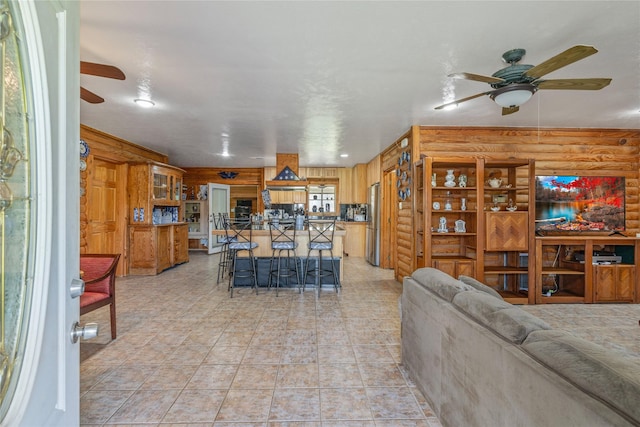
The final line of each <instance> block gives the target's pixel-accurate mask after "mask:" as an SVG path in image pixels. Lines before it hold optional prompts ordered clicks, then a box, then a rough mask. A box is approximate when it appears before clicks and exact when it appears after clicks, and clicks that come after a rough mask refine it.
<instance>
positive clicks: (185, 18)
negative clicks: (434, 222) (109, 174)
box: [80, 0, 640, 167]
mask: <svg viewBox="0 0 640 427" xmlns="http://www.w3.org/2000/svg"><path fill="white" fill-rule="evenodd" d="M80 30H81V31H80V57H81V59H82V60H84V61H91V62H99V63H106V64H112V65H116V66H118V67H119V68H121V69H122V70H123V71H124V73H125V74H126V76H127V79H126V80H125V81H119V80H111V79H106V78H100V77H94V76H84V75H83V76H81V84H82V86H84V87H85V88H87V89H89V90H91V91H93V92H95V93H97V94H98V95H100V96H102V97H104V98H105V100H106V102H104V103H103V104H95V105H94V104H88V103H86V102H84V101H81V107H80V115H81V123H83V124H85V125H88V126H90V127H93V128H96V129H99V130H101V131H104V132H107V133H110V134H113V135H115V136H118V137H121V138H124V139H126V140H128V141H131V142H134V143H136V144H139V145H143V146H146V147H149V148H152V149H154V150H157V151H160V152H163V153H166V154H168V155H169V159H170V162H171V163H172V164H174V165H178V166H183V167H196V166H201V167H261V166H273V165H275V154H276V153H277V152H278V153H295V152H297V153H299V155H300V165H301V166H330V165H331V166H351V165H353V164H356V163H363V162H368V161H369V160H371V159H372V158H373V157H374V156H375V155H376V154H377V153H379V152H380V151H382V150H383V149H384V148H386V147H387V146H389V145H390V144H391V143H392V142H393V141H395V140H396V139H397V138H398V137H400V136H401V135H402V134H403V133H404V132H406V131H407V130H408V129H409V127H410V126H411V125H414V124H417V125H433V126H507V127H512V126H519V127H520V126H526V127H529V126H532V127H581V128H585V127H588V128H624V129H640V113H639V110H640V2H639V1H548V2H547V1H496V2H488V1H464V2H463V1H442V2H437V1H413V2H400V1H389V2H369V1H358V2H355V1H354V2H347V1H343V2H333V1H322V2H310V1H297V2H270V1H258V2H245V1H231V2H219V1H111V0H110V1H94V0H82V2H81V27H80ZM577 44H585V45H592V46H595V47H596V48H597V49H598V50H599V52H598V53H597V54H595V55H592V56H590V57H588V58H586V59H583V60H581V61H578V62H576V63H574V64H571V65H569V66H567V67H565V68H562V69H560V70H558V71H555V72H553V73H551V74H549V75H547V76H546V77H547V78H579V77H582V78H586V77H610V78H612V79H613V81H612V82H611V84H610V85H609V86H608V87H606V88H604V89H602V90H600V91H561V90H555V91H553V90H547V91H543V90H541V91H539V92H537V93H536V94H535V95H534V97H533V98H532V99H531V100H530V101H529V102H528V103H526V104H524V105H523V106H522V107H521V108H520V111H519V112H518V113H515V114H511V115H508V116H502V115H501V110H500V107H498V106H497V105H496V104H495V103H494V102H493V101H491V99H489V98H488V97H486V96H483V97H480V98H477V99H474V100H472V101H468V102H466V103H463V104H461V105H460V107H459V108H457V109H455V110H452V111H441V110H439V111H436V110H434V107H436V106H438V105H440V104H443V103H444V102H447V101H451V100H453V99H459V98H464V97H467V96H470V95H474V94H476V93H479V92H484V91H487V90H490V89H491V88H490V86H489V85H488V84H487V83H481V82H475V81H465V80H452V79H449V78H447V77H446V76H447V74H449V73H452V72H463V71H464V72H470V73H476V74H482V75H491V74H493V73H494V72H495V71H497V70H498V69H500V68H503V67H504V66H505V65H506V64H504V63H503V62H502V59H501V55H502V53H504V52H505V51H507V50H510V49H513V48H524V49H526V50H527V54H526V56H525V58H524V60H523V61H522V63H525V64H533V65H537V64H539V63H540V62H542V61H544V60H546V59H548V58H550V57H552V56H554V55H556V54H558V53H560V52H562V51H564V50H565V49H567V48H569V47H571V46H573V45H577ZM134 98H149V99H152V100H153V101H154V102H155V103H156V105H155V107H154V108H153V109H141V108H140V107H138V106H136V105H135V104H134V103H133V99H134ZM225 150H227V151H228V153H229V154H230V157H223V156H222V155H221V153H223V152H224V151H225ZM342 153H346V154H348V155H349V157H348V158H341V157H339V155H340V154H342Z"/></svg>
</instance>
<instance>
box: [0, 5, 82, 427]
mask: <svg viewBox="0 0 640 427" xmlns="http://www.w3.org/2000/svg"><path fill="white" fill-rule="evenodd" d="M14 4H17V5H18V6H17V7H18V8H19V10H20V15H21V16H22V21H23V25H22V26H23V28H24V31H25V34H24V39H23V43H25V44H26V46H27V49H26V52H27V53H28V58H25V62H24V64H23V67H24V72H25V74H26V75H28V76H29V77H30V79H31V82H32V85H31V86H30V87H29V88H27V92H28V93H30V94H32V97H33V98H32V102H29V103H28V108H29V109H30V110H31V111H30V129H31V132H32V136H31V137H32V138H33V139H35V147H34V146H32V152H31V153H30V161H31V162H32V164H33V165H34V166H35V173H34V174H33V176H32V179H33V184H32V185H33V187H34V194H33V202H32V203H33V206H34V209H35V210H34V212H35V216H33V218H34V220H35V222H34V223H33V224H32V226H33V228H32V232H33V233H34V236H33V240H32V241H31V242H30V244H32V245H34V246H35V247H34V248H33V252H32V253H33V254H34V256H33V260H32V261H33V262H34V266H33V271H34V276H33V283H32V284H31V285H32V286H33V293H32V304H31V310H30V313H29V324H28V331H27V341H26V347H25V352H24V353H25V355H24V359H23V363H22V367H21V369H20V371H19V372H16V374H17V375H18V381H17V385H16V389H15V394H14V396H13V398H12V399H11V401H10V402H11V403H10V406H9V408H8V412H7V415H6V416H5V418H4V419H3V420H2V421H0V423H1V424H2V425H10V426H36V425H37V426H40V425H42V426H44V425H46V426H54V427H56V426H70V425H78V424H79V422H80V421H79V417H80V416H79V413H80V410H79V407H80V402H79V388H80V387H79V385H80V346H79V344H77V343H76V344H73V343H72V342H71V328H72V325H73V324H74V323H75V322H76V321H78V319H79V312H80V309H79V303H78V299H77V298H72V296H71V292H70V286H71V282H72V279H76V278H78V276H79V266H80V262H79V252H80V249H79V246H80V238H79V232H78V230H79V228H78V227H79V223H80V222H79V220H80V190H79V188H80V173H79V140H80V117H79V105H80V100H79V95H80V94H79V86H80V74H79V73H80V70H79V66H78V63H79V60H80V58H79V27H80V25H79V20H80V18H79V17H80V11H79V8H80V6H79V3H78V2H74V1H70V0H69V1H67V0H53V1H48V2H41V1H35V0H24V1H20V2H15V3H14ZM43 36H44V37H43Z"/></svg>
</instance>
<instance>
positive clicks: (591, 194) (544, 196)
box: [535, 176, 625, 233]
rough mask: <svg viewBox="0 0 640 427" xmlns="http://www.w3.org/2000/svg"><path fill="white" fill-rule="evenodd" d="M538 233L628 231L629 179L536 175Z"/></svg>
mask: <svg viewBox="0 0 640 427" xmlns="http://www.w3.org/2000/svg"><path fill="white" fill-rule="evenodd" d="M535 196H536V231H539V232H585V231H587V232H609V233H611V232H616V231H624V229H625V180H624V177H616V176H536V189H535Z"/></svg>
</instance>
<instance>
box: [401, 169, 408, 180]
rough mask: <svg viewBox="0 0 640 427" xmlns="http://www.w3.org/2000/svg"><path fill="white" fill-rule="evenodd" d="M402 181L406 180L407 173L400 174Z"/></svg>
mask: <svg viewBox="0 0 640 427" xmlns="http://www.w3.org/2000/svg"><path fill="white" fill-rule="evenodd" d="M402 180H403V181H406V180H407V171H404V172H402Z"/></svg>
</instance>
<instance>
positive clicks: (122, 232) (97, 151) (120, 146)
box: [80, 125, 168, 276]
mask: <svg viewBox="0 0 640 427" xmlns="http://www.w3.org/2000/svg"><path fill="white" fill-rule="evenodd" d="M80 138H81V139H83V140H84V141H85V142H86V143H87V145H88V146H89V156H88V157H87V158H86V159H85V161H86V163H87V168H86V170H84V171H81V172H80V186H81V188H82V190H83V191H84V193H83V194H82V195H81V196H80V253H87V250H88V248H89V247H93V248H95V247H96V246H99V245H97V244H95V242H90V241H89V239H90V237H89V235H88V206H89V204H92V206H93V208H94V209H95V208H96V207H95V205H94V204H95V203H99V202H100V201H95V200H91V199H92V196H93V194H92V191H91V189H92V188H93V182H94V179H100V177H96V176H95V174H96V168H95V166H94V163H95V162H96V161H97V160H100V161H104V162H109V163H112V164H114V165H116V168H117V170H118V174H117V177H116V180H117V185H116V187H117V190H116V191H117V215H116V217H117V219H116V222H117V225H116V237H115V239H114V242H113V248H109V249H104V251H107V252H116V253H120V254H121V255H122V257H121V258H120V262H119V263H118V271H117V275H118V276H123V275H126V266H127V264H128V263H127V256H128V254H127V242H126V240H127V238H126V226H127V212H128V203H127V192H126V187H127V182H126V180H127V170H128V169H127V168H128V166H127V163H129V162H146V161H154V162H160V163H167V162H168V156H167V155H166V154H162V153H158V152H157V151H153V150H151V149H149V148H146V147H143V146H141V145H137V144H134V143H132V142H129V141H126V140H124V139H121V138H118V137H116V136H113V135H109V134H108V133H105V132H102V131H99V130H97V129H94V128H91V127H89V126H86V125H80ZM99 208H100V209H104V207H103V206H100V207H99ZM98 251H99V252H103V250H99V249H98Z"/></svg>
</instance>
